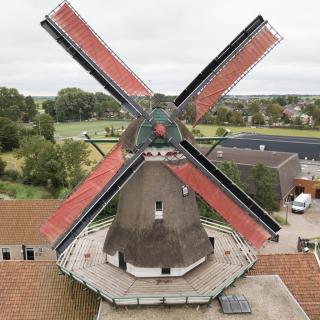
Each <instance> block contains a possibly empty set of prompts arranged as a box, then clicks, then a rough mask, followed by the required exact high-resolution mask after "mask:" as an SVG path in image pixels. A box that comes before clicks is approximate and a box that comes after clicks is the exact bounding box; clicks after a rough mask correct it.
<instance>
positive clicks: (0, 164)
mask: <svg viewBox="0 0 320 320" xmlns="http://www.w3.org/2000/svg"><path fill="white" fill-rule="evenodd" d="M6 165H7V163H6V162H5V161H4V160H2V159H1V158H0V177H1V176H3V174H4V169H5V168H6Z"/></svg>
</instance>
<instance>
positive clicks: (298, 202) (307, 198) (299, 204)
mask: <svg viewBox="0 0 320 320" xmlns="http://www.w3.org/2000/svg"><path fill="white" fill-rule="evenodd" d="M310 206H311V194H309V193H301V194H299V195H298V196H297V197H296V198H295V199H294V201H293V202H292V207H291V211H292V213H300V214H302V213H304V212H305V210H307V209H308V208H309V207H310Z"/></svg>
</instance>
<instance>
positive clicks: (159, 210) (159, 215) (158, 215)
mask: <svg viewBox="0 0 320 320" xmlns="http://www.w3.org/2000/svg"><path fill="white" fill-rule="evenodd" d="M154 218H155V220H160V219H163V203H162V201H156V203H155V213H154Z"/></svg>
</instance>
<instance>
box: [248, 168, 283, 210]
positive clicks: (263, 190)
mask: <svg viewBox="0 0 320 320" xmlns="http://www.w3.org/2000/svg"><path fill="white" fill-rule="evenodd" d="M248 181H249V189H250V191H251V193H252V194H253V198H254V199H255V201H257V203H258V204H259V205H261V206H262V207H263V208H265V209H266V210H267V211H269V212H272V211H275V210H277V209H279V205H278V203H277V200H276V192H275V188H276V183H277V176H276V174H275V173H274V172H273V171H272V170H271V169H270V168H268V167H267V166H265V165H264V164H263V163H259V162H258V163H257V164H256V165H255V166H254V167H252V168H251V169H250V173H249V177H248Z"/></svg>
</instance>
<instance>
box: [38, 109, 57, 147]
mask: <svg viewBox="0 0 320 320" xmlns="http://www.w3.org/2000/svg"><path fill="white" fill-rule="evenodd" d="M34 130H35V131H36V132H37V133H38V134H39V135H40V136H43V137H44V138H45V139H46V140H49V141H54V132H55V128H54V121H53V118H52V117H51V116H50V115H49V114H39V115H37V116H35V118H34Z"/></svg>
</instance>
